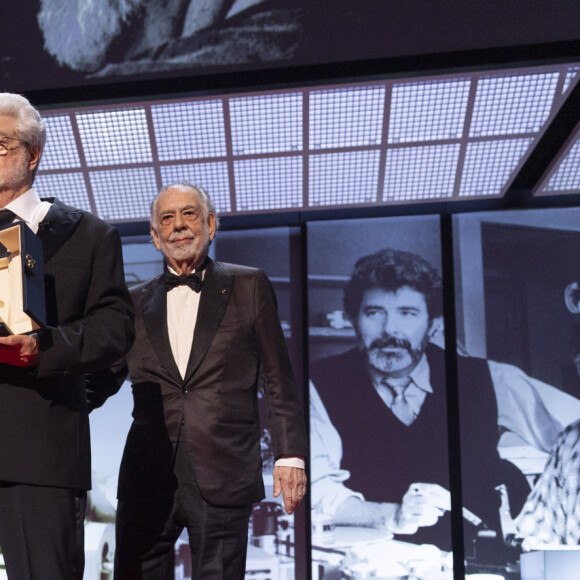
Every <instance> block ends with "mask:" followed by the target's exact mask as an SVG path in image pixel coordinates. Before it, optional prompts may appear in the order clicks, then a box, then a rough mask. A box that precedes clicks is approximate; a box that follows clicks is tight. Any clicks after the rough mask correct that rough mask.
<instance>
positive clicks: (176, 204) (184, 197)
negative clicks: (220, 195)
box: [155, 187, 203, 215]
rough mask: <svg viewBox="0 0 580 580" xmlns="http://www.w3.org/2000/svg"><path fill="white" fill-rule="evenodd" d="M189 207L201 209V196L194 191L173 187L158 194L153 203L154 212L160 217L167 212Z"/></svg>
mask: <svg viewBox="0 0 580 580" xmlns="http://www.w3.org/2000/svg"><path fill="white" fill-rule="evenodd" d="M190 207H203V199H202V196H201V194H200V193H199V192H198V191H196V190H194V189H190V188H180V187H173V188H171V189H166V190H165V191H163V192H162V193H160V194H159V196H158V197H157V201H156V203H155V212H156V213H157V215H160V214H162V213H164V212H167V211H177V210H181V209H184V208H190Z"/></svg>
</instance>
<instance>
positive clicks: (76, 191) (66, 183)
mask: <svg viewBox="0 0 580 580" xmlns="http://www.w3.org/2000/svg"><path fill="white" fill-rule="evenodd" d="M34 188H35V189H36V190H37V191H38V195H39V196H40V197H57V198H58V199H59V200H60V201H62V202H64V203H66V204H67V205H72V206H73V207H78V208H79V209H84V210H86V211H92V209H91V204H90V201H89V194H88V192H87V187H86V184H85V176H84V174H82V173H80V172H79V173H54V174H49V175H41V174H40V173H39V174H38V175H37V176H36V179H35V180H34Z"/></svg>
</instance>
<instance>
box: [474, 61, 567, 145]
mask: <svg viewBox="0 0 580 580" xmlns="http://www.w3.org/2000/svg"><path fill="white" fill-rule="evenodd" d="M559 74H560V73H558V72H551V73H542V74H528V75H523V74H522V75H505V74H504V75H493V76H488V77H483V78H482V79H480V80H479V82H478V85H477V92H476V95H475V104H474V107H473V117H472V121H471V127H470V130H469V136H470V137H486V136H492V135H514V134H519V133H537V132H538V131H540V129H541V128H542V126H543V125H544V123H545V122H546V120H547V119H548V116H549V114H550V111H551V108H552V103H553V101H554V95H555V92H556V84H557V82H558V76H559Z"/></svg>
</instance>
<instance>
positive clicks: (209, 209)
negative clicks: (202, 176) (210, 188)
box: [149, 181, 220, 230]
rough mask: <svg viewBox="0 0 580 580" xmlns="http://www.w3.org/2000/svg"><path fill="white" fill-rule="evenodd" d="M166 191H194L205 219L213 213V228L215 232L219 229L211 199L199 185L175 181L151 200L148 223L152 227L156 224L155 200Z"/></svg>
mask: <svg viewBox="0 0 580 580" xmlns="http://www.w3.org/2000/svg"><path fill="white" fill-rule="evenodd" d="M168 189H181V190H182V191H194V192H195V193H197V194H199V197H200V198H201V200H202V202H203V210H204V217H206V218H207V216H208V215H209V214H210V213H213V215H214V216H215V227H216V230H217V229H219V223H220V221H219V218H218V215H217V212H216V209H215V206H214V204H213V201H212V200H211V197H210V196H209V193H208V192H207V191H206V190H205V189H204V188H203V187H201V185H195V184H193V183H190V182H189V181H177V182H175V183H171V184H169V185H166V186H165V187H162V188H161V189H160V190H159V193H158V194H157V195H156V196H155V198H154V199H153V201H152V202H151V206H150V214H151V215H150V218H149V221H150V223H151V226H152V227H156V226H157V223H156V221H155V220H156V215H155V208H156V207H157V200H158V199H159V196H160V195H161V194H162V193H163V192H165V191H167V190H168Z"/></svg>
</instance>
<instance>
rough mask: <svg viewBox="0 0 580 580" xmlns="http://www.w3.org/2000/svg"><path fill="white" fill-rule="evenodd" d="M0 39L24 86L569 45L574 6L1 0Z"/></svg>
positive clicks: (7, 76) (10, 87) (12, 83)
mask: <svg viewBox="0 0 580 580" xmlns="http://www.w3.org/2000/svg"><path fill="white" fill-rule="evenodd" d="M0 38H1V39H2V41H3V48H2V54H1V69H0V75H1V76H0V81H1V84H2V89H3V90H6V91H11V92H16V91H18V92H21V91H31V90H42V89H51V88H63V87H72V86H81V85H82V86H85V85H91V84H102V83H105V84H112V83H118V82H123V81H133V80H143V79H155V78H157V79H161V78H166V77H190V76H198V75H214V74H216V73H224V72H240V71H260V70H263V69H275V68H280V67H289V66H296V65H318V64H325V63H342V62H347V61H359V60H368V59H385V58H386V59H392V58H395V59H396V58H405V57H410V56H411V57H412V56H417V55H437V54H441V53H447V54H451V53H456V52H458V51H460V52H462V51H469V50H485V49H490V48H504V49H505V48H509V47H530V46H533V45H536V44H550V43H557V42H562V41H564V42H565V41H572V40H574V39H577V38H578V31H577V3H576V2H575V1H574V0H554V1H553V2H550V3H547V2H534V3H530V2H526V3H522V2H520V1H518V0H504V1H503V2H501V3H482V2H476V1H475V0H472V1H469V2H460V1H455V0H454V1H447V2H443V3H442V2H432V1H429V0H409V1H407V2H400V1H398V0H381V1H376V0H362V1H358V2H354V1H352V0H335V1H333V2H310V1H307V0H195V1H191V0H169V1H166V0H102V1H99V2H97V1H94V0H35V1H31V2H3V4H2V8H1V15H0ZM519 57H521V53H520V54H519ZM446 66H449V59H448V58H447V59H446ZM386 72H388V71H386Z"/></svg>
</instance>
